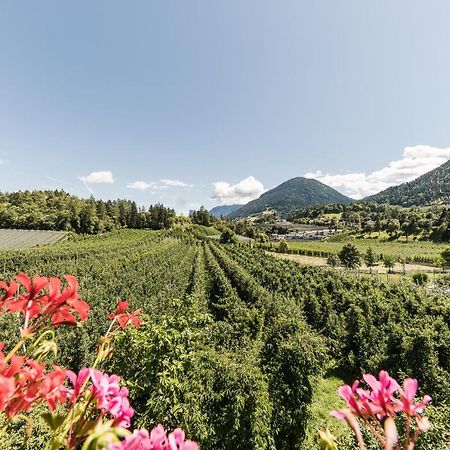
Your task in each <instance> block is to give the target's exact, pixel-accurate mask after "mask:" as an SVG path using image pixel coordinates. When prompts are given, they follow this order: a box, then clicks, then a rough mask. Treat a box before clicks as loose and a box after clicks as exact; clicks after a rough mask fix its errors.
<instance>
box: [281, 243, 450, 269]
mask: <svg viewBox="0 0 450 450" xmlns="http://www.w3.org/2000/svg"><path fill="white" fill-rule="evenodd" d="M348 242H351V243H352V244H354V245H355V246H356V247H357V248H358V250H359V251H360V252H361V253H365V252H366V251H367V249H368V248H369V247H371V248H372V250H373V251H374V252H375V253H377V254H378V255H381V254H382V255H392V256H395V257H404V258H407V259H410V260H415V261H425V260H429V262H430V263H431V262H432V260H433V259H435V258H437V257H438V256H439V255H440V253H441V252H442V251H443V250H444V249H445V248H446V247H447V245H446V244H438V243H435V242H429V241H409V242H399V241H392V242H385V241H380V240H378V239H355V238H348V239H346V240H345V241H343V242H330V241H306V242H288V246H289V249H290V250H319V251H323V252H328V253H339V252H340V251H341V249H342V246H343V245H344V244H346V243H348Z"/></svg>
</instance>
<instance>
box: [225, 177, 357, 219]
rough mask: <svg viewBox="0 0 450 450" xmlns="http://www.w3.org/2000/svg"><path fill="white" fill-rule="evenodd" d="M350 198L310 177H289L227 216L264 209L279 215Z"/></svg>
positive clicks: (349, 200) (255, 212)
mask: <svg viewBox="0 0 450 450" xmlns="http://www.w3.org/2000/svg"><path fill="white" fill-rule="evenodd" d="M351 201H352V199H351V198H349V197H346V196H345V195H343V194H341V193H339V192H338V191H336V190H335V189H333V188H331V187H329V186H327V185H325V184H323V183H321V182H320V181H317V180H313V179H311V178H304V177H297V178H291V179H290V180H288V181H285V182H284V183H282V184H280V185H279V186H277V187H275V188H273V189H271V190H270V191H267V192H265V193H264V194H262V195H261V197H259V198H258V199H256V200H252V201H251V202H249V203H247V204H246V205H244V206H242V208H239V209H238V210H237V211H235V212H233V213H231V214H230V215H229V216H228V217H229V218H240V217H247V216H250V215H252V214H258V213H261V212H263V211H265V210H266V209H268V208H269V209H273V210H275V211H277V213H278V214H279V215H280V216H282V217H283V216H286V215H288V214H289V213H291V212H293V211H295V210H296V209H304V208H309V207H312V206H319V205H327V204H330V203H342V204H348V203H350V202H351Z"/></svg>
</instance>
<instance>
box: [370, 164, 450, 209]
mask: <svg viewBox="0 0 450 450" xmlns="http://www.w3.org/2000/svg"><path fill="white" fill-rule="evenodd" d="M364 200H370V201H374V202H377V203H389V204H391V205H400V206H424V205H429V204H430V203H443V202H449V201H450V160H449V161H447V162H446V163H444V164H442V166H439V167H437V168H436V169H434V170H431V171H430V172H427V173H425V174H424V175H422V176H420V177H419V178H416V179H415V180H413V181H409V182H408V183H403V184H400V185H398V186H392V187H390V188H388V189H385V190H384V191H381V192H379V193H378V194H375V195H371V196H369V197H366V198H365V199H364Z"/></svg>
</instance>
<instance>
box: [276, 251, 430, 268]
mask: <svg viewBox="0 0 450 450" xmlns="http://www.w3.org/2000/svg"><path fill="white" fill-rule="evenodd" d="M267 253H268V254H269V255H272V256H275V257H276V258H280V259H289V260H291V261H295V262H298V263H300V264H307V265H310V266H321V267H323V266H326V265H327V260H326V258H319V257H318V256H304V255H292V254H289V253H275V252H267ZM359 271H360V272H370V269H369V268H368V267H367V266H366V265H365V264H362V265H361V266H360V267H359ZM372 272H374V273H386V272H387V269H386V268H385V267H383V265H381V264H380V265H378V266H375V267H372ZM393 272H394V273H403V264H400V263H397V264H395V266H394V270H393ZM414 272H428V273H433V267H430V266H425V265H423V264H405V273H414Z"/></svg>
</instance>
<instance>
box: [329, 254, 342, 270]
mask: <svg viewBox="0 0 450 450" xmlns="http://www.w3.org/2000/svg"><path fill="white" fill-rule="evenodd" d="M327 264H328V265H329V266H330V267H338V266H339V265H340V264H341V260H340V258H339V256H338V255H336V254H334V253H330V254H329V255H328V256H327Z"/></svg>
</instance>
